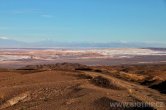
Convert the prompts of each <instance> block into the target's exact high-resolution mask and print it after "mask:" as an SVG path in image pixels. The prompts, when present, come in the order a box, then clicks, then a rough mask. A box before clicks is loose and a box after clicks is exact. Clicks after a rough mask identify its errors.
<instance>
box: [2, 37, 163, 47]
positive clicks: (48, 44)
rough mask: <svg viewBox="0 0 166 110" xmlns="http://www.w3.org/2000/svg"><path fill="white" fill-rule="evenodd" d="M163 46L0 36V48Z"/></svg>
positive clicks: (158, 45) (160, 45) (156, 45)
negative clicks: (26, 39)
mask: <svg viewBox="0 0 166 110" xmlns="http://www.w3.org/2000/svg"><path fill="white" fill-rule="evenodd" d="M158 47H164V48H166V45H165V44H155V43H151V44H150V43H131V42H130V43H126V42H110V43H78V42H56V41H41V42H35V43H26V42H21V41H16V40H12V39H3V38H0V48H158Z"/></svg>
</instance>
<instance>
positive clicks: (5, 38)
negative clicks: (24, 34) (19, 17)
mask: <svg viewBox="0 0 166 110" xmlns="http://www.w3.org/2000/svg"><path fill="white" fill-rule="evenodd" d="M0 39H3V40H7V39H9V38H7V37H4V36H2V37H0Z"/></svg>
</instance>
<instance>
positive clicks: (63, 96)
mask: <svg viewBox="0 0 166 110" xmlns="http://www.w3.org/2000/svg"><path fill="white" fill-rule="evenodd" d="M54 66H55V65H53V66H48V65H46V66H35V67H33V66H28V67H26V68H22V69H21V70H5V69H3V70H1V72H0V103H1V105H0V109H2V110H136V109H138V110H143V109H147V110H153V109H158V110H165V109H166V107H156V106H155V105H152V106H151V107H148V108H139V107H135V108H132V107H131V106H130V107H126V108H124V107H111V106H110V104H111V103H124V102H141V103H143V104H145V103H149V102H160V103H161V102H162V104H165V103H166V95H164V94H161V93H159V92H158V91H156V90H153V89H150V88H147V87H145V86H141V85H139V84H136V83H132V82H129V81H126V80H123V79H122V78H116V77H114V76H112V75H108V74H103V72H102V70H101V71H100V68H98V70H93V69H91V68H89V67H86V66H81V65H73V64H62V65H58V68H59V69H58V68H57V67H54ZM56 66H57V65H56Z"/></svg>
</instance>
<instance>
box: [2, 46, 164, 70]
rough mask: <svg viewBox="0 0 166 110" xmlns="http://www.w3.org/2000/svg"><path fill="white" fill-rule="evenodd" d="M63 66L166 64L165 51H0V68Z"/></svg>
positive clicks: (124, 49)
mask: <svg viewBox="0 0 166 110" xmlns="http://www.w3.org/2000/svg"><path fill="white" fill-rule="evenodd" d="M63 62H70V63H80V64H85V65H120V64H154V63H156V64H166V49H142V48H108V49H0V67H10V68H12V67H13V68H18V67H23V66H26V65H34V64H55V63H63Z"/></svg>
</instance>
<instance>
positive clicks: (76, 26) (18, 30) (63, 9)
mask: <svg viewBox="0 0 166 110" xmlns="http://www.w3.org/2000/svg"><path fill="white" fill-rule="evenodd" d="M0 38H3V39H15V40H20V41H26V42H38V41H44V40H51V41H58V42H159V43H160V42H161V43H165V42H166V0H0Z"/></svg>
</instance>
